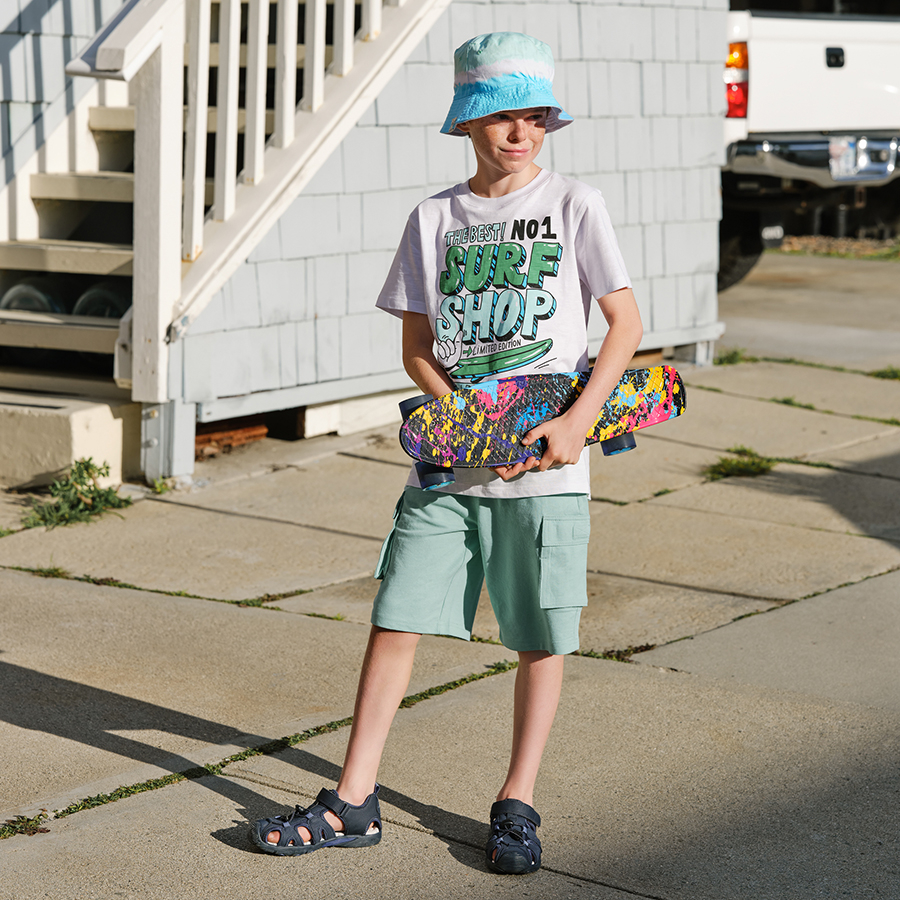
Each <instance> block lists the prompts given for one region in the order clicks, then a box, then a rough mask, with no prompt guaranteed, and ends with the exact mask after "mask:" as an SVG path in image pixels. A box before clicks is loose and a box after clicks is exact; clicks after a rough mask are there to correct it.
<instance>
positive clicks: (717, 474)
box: [703, 446, 776, 481]
mask: <svg viewBox="0 0 900 900" xmlns="http://www.w3.org/2000/svg"><path fill="white" fill-rule="evenodd" d="M728 452H729V453H734V454H735V456H737V459H734V458H732V457H730V456H720V457H719V460H718V462H715V463H713V464H712V465H709V466H707V467H706V468H705V469H704V470H703V474H704V475H706V477H707V478H708V479H709V480H710V481H719V480H720V479H722V478H752V477H756V476H757V475H768V474H769V472H771V471H772V469H773V468H774V467H775V463H776V460H774V459H770V458H769V457H767V456H760V455H759V454H758V453H757V452H756V451H755V450H751V449H750V448H749V447H744V446H738V447H729V449H728Z"/></svg>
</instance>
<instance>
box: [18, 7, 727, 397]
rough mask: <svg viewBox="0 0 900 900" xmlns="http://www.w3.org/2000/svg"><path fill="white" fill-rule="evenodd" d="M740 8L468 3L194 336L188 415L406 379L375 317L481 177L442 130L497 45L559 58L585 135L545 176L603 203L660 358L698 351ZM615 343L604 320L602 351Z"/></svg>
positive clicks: (386, 325)
mask: <svg viewBox="0 0 900 900" xmlns="http://www.w3.org/2000/svg"><path fill="white" fill-rule="evenodd" d="M23 2H24V0H23ZM727 7H728V0H644V2H641V0H631V2H626V0H597V2H593V3H577V2H570V0H556V2H545V3H537V2H535V3H522V2H516V0H513V2H508V0H487V2H473V0H454V3H453V4H452V5H451V6H450V7H449V8H448V10H447V12H446V13H445V14H444V15H443V16H442V17H441V19H440V20H439V21H438V23H437V24H436V25H435V26H434V27H433V28H432V30H431V32H430V33H429V34H428V36H427V37H426V39H425V40H424V41H422V43H421V44H420V45H419V47H418V48H417V49H416V50H415V51H414V53H413V54H412V56H411V57H410V59H409V60H408V62H407V63H406V64H405V65H404V66H403V68H402V69H401V70H400V72H398V74H397V75H396V76H395V78H394V79H393V80H392V81H391V83H390V84H389V85H388V87H387V88H386V89H385V90H384V91H383V92H382V94H381V96H380V97H379V98H378V99H377V100H376V102H375V103H374V104H373V105H372V107H371V109H370V110H369V111H367V113H366V114H365V115H364V117H363V119H362V120H361V122H360V123H359V125H358V126H357V127H356V128H355V129H354V131H353V132H352V133H351V134H350V135H349V136H348V137H347V139H346V140H345V141H344V143H343V145H342V147H341V150H340V152H338V153H335V154H334V155H333V156H332V158H331V159H330V160H329V162H328V163H327V164H326V166H325V167H324V168H323V169H322V170H321V171H320V172H319V173H318V174H317V175H316V177H315V178H314V180H313V182H312V183H311V184H310V185H309V186H308V187H307V188H306V190H305V191H304V193H303V194H302V195H301V196H300V197H299V198H298V199H297V200H296V201H295V202H294V203H293V205H292V206H291V207H290V209H289V210H288V211H287V212H286V213H285V214H284V215H283V216H282V218H281V220H280V221H279V222H278V223H276V225H275V226H274V227H273V228H272V230H271V231H270V233H269V234H268V235H267V236H266V238H265V239H264V240H263V241H262V242H261V243H260V245H259V246H258V247H257V248H256V250H255V251H254V252H253V253H252V254H251V256H250V257H249V259H248V261H247V263H246V264H245V265H244V266H243V267H242V268H241V269H240V270H239V271H238V272H237V273H236V274H235V276H234V277H233V278H232V279H231V281H230V282H229V283H228V285H226V287H225V288H224V289H223V291H221V292H220V294H219V295H218V296H217V297H216V300H215V301H214V302H213V303H212V304H211V305H210V307H208V308H207V310H206V311H204V313H203V314H202V315H201V317H200V318H199V319H198V321H197V323H196V324H195V326H194V327H193V328H192V330H191V332H190V333H189V334H188V335H187V337H186V338H185V341H184V344H185V353H184V367H185V368H184V384H185V399H186V400H189V401H203V400H210V399H213V398H215V397H221V396H227V395H229V394H233V393H246V392H248V391H261V390H270V389H273V387H290V386H294V385H302V384H307V383H311V382H316V381H318V382H322V381H334V380H339V379H342V378H357V377H360V376H367V375H372V376H376V375H379V374H382V373H386V372H392V371H398V370H400V369H401V362H400V329H399V322H398V321H397V320H396V319H395V318H394V317H392V316H388V315H386V314H384V313H380V312H377V311H375V310H374V309H373V304H374V302H375V298H376V296H377V294H378V291H379V289H380V287H381V284H382V282H383V280H384V277H385V275H386V273H387V271H388V268H389V266H390V262H391V258H392V255H393V251H394V249H395V247H396V244H397V241H398V239H399V238H400V235H401V233H402V230H403V227H404V224H405V221H406V217H407V215H408V214H409V212H410V210H411V209H412V208H413V207H414V206H415V205H416V203H418V202H419V200H421V199H422V198H424V197H426V196H428V195H430V194H432V193H435V192H437V191H439V190H441V189H443V188H445V187H447V186H449V185H451V184H454V183H456V182H458V181H461V180H463V179H465V178H467V177H468V176H469V175H471V174H472V172H473V171H474V162H473V159H472V155H471V151H470V149H469V147H468V143H467V142H466V141H464V140H463V139H460V138H451V137H446V136H444V135H441V134H439V133H438V128H439V127H440V125H441V123H442V122H443V119H444V116H445V115H446V111H447V109H448V107H449V103H450V100H451V96H452V87H451V85H452V73H453V68H452V54H453V49H454V48H455V47H457V46H458V45H459V44H461V43H462V42H463V41H464V40H466V39H467V38H469V37H471V36H473V35H475V34H479V33H483V32H486V31H491V30H506V29H508V30H517V31H527V32H530V33H531V34H534V35H536V36H539V37H540V38H542V39H543V40H545V41H547V42H548V43H549V44H550V45H551V47H552V48H553V51H554V55H555V58H556V61H557V77H556V84H555V86H556V89H557V93H558V96H559V97H560V100H561V102H562V103H563V105H564V106H565V107H566V109H567V110H568V111H569V112H570V113H571V114H572V115H574V116H575V117H576V121H575V123H574V124H573V125H571V126H569V127H568V128H566V129H564V130H562V131H561V132H559V133H557V134H554V135H550V136H549V137H548V139H547V141H546V143H545V146H544V150H543V155H542V159H543V161H544V164H545V165H547V166H548V167H550V168H552V169H554V170H555V171H558V172H561V173H563V174H567V175H573V176H575V177H578V178H580V179H582V180H584V181H586V182H587V183H589V184H591V185H593V186H596V187H598V188H599V189H600V190H601V191H602V192H603V195H604V197H605V199H606V203H607V207H608V209H609V211H610V215H611V217H612V220H613V223H614V225H615V226H616V232H617V235H618V239H619V243H620V245H621V248H622V252H623V254H624V256H625V260H626V263H627V265H628V268H629V272H630V274H631V277H632V281H633V283H634V289H635V293H636V295H637V298H638V303H639V306H640V308H641V312H642V315H643V317H644V323H645V330H646V332H647V333H648V336H649V337H648V343H647V346H653V341H652V336H653V334H654V333H658V334H660V335H663V334H666V335H667V336H668V337H669V338H671V336H672V334H673V333H675V334H677V335H682V336H683V342H684V343H691V342H692V338H691V332H692V329H696V328H702V327H704V326H709V325H711V324H713V323H715V321H716V318H717V306H716V291H715V273H716V269H717V265H718V259H717V254H718V241H717V238H718V220H719V218H720V214H721V201H720V196H719V166H720V165H721V163H722V161H723V160H722V156H723V134H722V115H723V111H724V109H723V108H724V96H725V95H724V87H723V85H722V76H721V72H722V65H723V62H724V56H725V48H726V31H725V16H726V11H727ZM604 330H605V323H604V322H603V319H602V316H600V315H594V316H592V320H591V328H590V334H591V336H592V338H593V339H599V338H600V337H602V335H603V333H604ZM219 339H221V341H222V345H221V346H219V345H218V344H217V343H216V341H217V340H219ZM256 353H259V354H260V357H261V358H260V359H258V360H254V361H250V360H247V359H246V357H247V356H248V355H254V354H256ZM237 357H240V358H241V359H242V361H241V362H238V361H237ZM226 360H227V362H226Z"/></svg>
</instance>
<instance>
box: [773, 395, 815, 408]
mask: <svg viewBox="0 0 900 900" xmlns="http://www.w3.org/2000/svg"><path fill="white" fill-rule="evenodd" d="M771 402H772V403H780V404H781V405H782V406H796V407H797V408H798V409H813V410H814V409H815V406H813V405H812V403H800V401H799V400H795V399H794V398H793V397H772V399H771Z"/></svg>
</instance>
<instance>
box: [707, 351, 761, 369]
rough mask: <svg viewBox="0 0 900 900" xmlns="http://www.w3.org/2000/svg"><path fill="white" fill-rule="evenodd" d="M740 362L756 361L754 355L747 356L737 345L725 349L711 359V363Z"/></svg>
mask: <svg viewBox="0 0 900 900" xmlns="http://www.w3.org/2000/svg"><path fill="white" fill-rule="evenodd" d="M742 362H756V357H755V356H747V354H746V353H745V352H744V351H743V350H741V349H740V348H739V347H737V348H735V349H734V350H726V351H725V352H724V353H720V354H719V355H718V356H717V357H716V358H715V359H714V360H713V365H715V366H736V365H737V364H738V363H742Z"/></svg>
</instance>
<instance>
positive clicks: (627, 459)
mask: <svg viewBox="0 0 900 900" xmlns="http://www.w3.org/2000/svg"><path fill="white" fill-rule="evenodd" d="M680 424H681V421H680V420H676V421H675V422H667V423H666V425H665V426H664V428H663V429H658V432H664V434H659V433H656V434H645V433H642V434H638V435H637V438H636V439H637V447H636V448H635V450H633V451H630V452H628V453H622V454H619V455H617V456H604V455H603V451H602V450H601V449H600V447H599V445H597V444H595V445H594V446H592V447H591V451H590V453H591V495H592V496H593V497H594V499H595V500H611V501H612V502H614V503H632V502H634V501H636V500H646V499H647V498H648V497H653V496H654V495H656V494H658V493H660V492H661V491H677V490H680V489H681V488H684V487H688V486H689V485H692V484H699V483H700V482H702V481H703V480H704V478H705V476H704V475H703V469H704V468H705V467H706V466H708V465H711V464H712V463H714V462H715V461H716V460H717V459H718V458H719V454H718V453H717V452H716V451H715V450H710V449H707V448H705V447H694V446H690V445H687V444H684V443H680V437H681V436H682V435H683V432H682V430H680V429H679V428H678V426H679V425H680ZM670 426H672V427H671V428H670Z"/></svg>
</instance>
